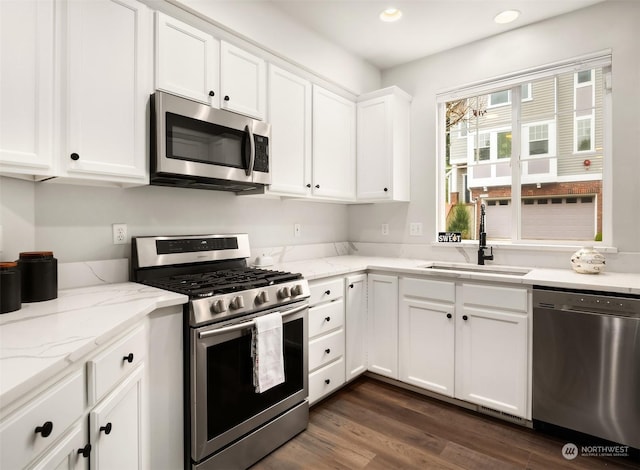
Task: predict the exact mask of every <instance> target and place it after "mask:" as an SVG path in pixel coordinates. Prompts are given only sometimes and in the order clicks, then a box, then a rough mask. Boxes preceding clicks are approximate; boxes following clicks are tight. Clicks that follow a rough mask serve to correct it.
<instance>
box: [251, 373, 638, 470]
mask: <svg viewBox="0 0 640 470" xmlns="http://www.w3.org/2000/svg"><path fill="white" fill-rule="evenodd" d="M567 442H568V441H567V440H566V439H561V438H556V437H550V436H547V435H545V434H541V433H539V432H535V431H533V430H531V429H527V428H524V427H521V426H518V425H515V424H511V423H507V422H504V421H501V420H497V419H494V418H492V417H488V416H485V415H482V414H478V413H475V412H472V411H469V410H464V409H461V408H460V407H457V406H454V405H450V404H447V403H444V402H442V401H440V400H436V399H433V398H429V397H425V396H422V395H419V394H416V393H413V392H410V391H407V390H403V389H400V388H398V387H394V386H392V385H389V384H386V383H383V382H380V381H378V380H375V379H373V378H369V377H362V378H360V379H357V380H356V381H355V382H353V383H352V384H350V385H348V386H347V387H345V388H344V389H342V390H341V391H338V392H337V393H336V394H334V395H333V396H331V397H329V398H328V399H326V400H324V401H323V402H320V403H319V404H317V405H316V406H314V407H312V408H311V412H310V422H309V427H308V429H307V430H306V431H305V432H303V433H301V434H299V435H298V436H296V437H295V438H294V439H292V440H291V441H289V442H288V443H286V444H285V445H284V446H282V447H281V448H279V449H277V450H275V451H274V452H272V453H271V454H270V455H268V456H267V457H265V458H264V459H262V460H261V461H260V462H258V463H257V464H256V465H254V466H253V467H252V470H267V469H277V470H287V469H291V470H293V469H313V470H316V469H317V470H322V469H384V470H389V469H412V468H415V469H473V470H476V469H490V470H500V469H544V470H548V469H601V468H611V469H617V468H620V469H638V468H640V463H638V461H636V460H633V459H630V458H629V459H628V458H623V457H608V458H603V457H588V456H582V455H581V456H579V457H577V458H576V459H574V460H566V459H565V458H564V457H563V456H562V454H561V449H562V447H563V446H564V445H565V444H566V443H567Z"/></svg>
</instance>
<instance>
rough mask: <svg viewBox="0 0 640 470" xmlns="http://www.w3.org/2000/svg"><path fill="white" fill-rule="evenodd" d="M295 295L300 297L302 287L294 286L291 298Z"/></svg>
mask: <svg viewBox="0 0 640 470" xmlns="http://www.w3.org/2000/svg"><path fill="white" fill-rule="evenodd" d="M296 295H302V286H301V285H300V284H296V285H295V286H293V287H292V288H291V297H295V296H296Z"/></svg>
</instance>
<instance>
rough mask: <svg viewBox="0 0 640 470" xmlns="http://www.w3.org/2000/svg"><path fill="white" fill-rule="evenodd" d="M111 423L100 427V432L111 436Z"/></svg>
mask: <svg viewBox="0 0 640 470" xmlns="http://www.w3.org/2000/svg"><path fill="white" fill-rule="evenodd" d="M111 428H112V426H111V423H107V425H106V426H100V432H102V431H104V433H105V434H111Z"/></svg>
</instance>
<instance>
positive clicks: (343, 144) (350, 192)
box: [312, 85, 356, 200]
mask: <svg viewBox="0 0 640 470" xmlns="http://www.w3.org/2000/svg"><path fill="white" fill-rule="evenodd" d="M312 145H313V182H312V185H313V187H312V191H313V194H314V195H315V196H320V197H327V198H334V199H339V200H353V199H354V198H355V186H356V180H355V169H356V158H355V156H356V106H355V103H354V102H352V101H349V100H347V99H345V98H343V97H341V96H339V95H337V94H335V93H333V92H330V91H329V90H325V89H324V88H322V87H319V86H317V85H314V86H313V144H312Z"/></svg>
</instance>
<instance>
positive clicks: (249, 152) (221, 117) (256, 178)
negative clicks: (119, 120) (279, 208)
mask: <svg viewBox="0 0 640 470" xmlns="http://www.w3.org/2000/svg"><path fill="white" fill-rule="evenodd" d="M152 101H153V103H154V106H153V107H152V112H153V119H154V121H155V126H156V128H155V142H154V143H155V147H154V149H155V158H154V156H152V173H154V174H160V175H178V176H185V177H194V178H199V179H213V180H220V181H235V182H241V183H260V184H269V183H271V177H270V174H269V134H270V130H271V127H270V126H269V124H267V123H264V122H262V121H257V120H255V119H251V118H249V117H245V116H241V115H239V114H235V113H232V112H230V111H224V110H220V109H215V108H211V107H210V106H207V105H204V104H201V103H197V102H195V101H191V100H188V99H185V98H181V97H178V96H174V95H171V94H168V93H163V92H156V93H155V94H154V99H153V100H152Z"/></svg>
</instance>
